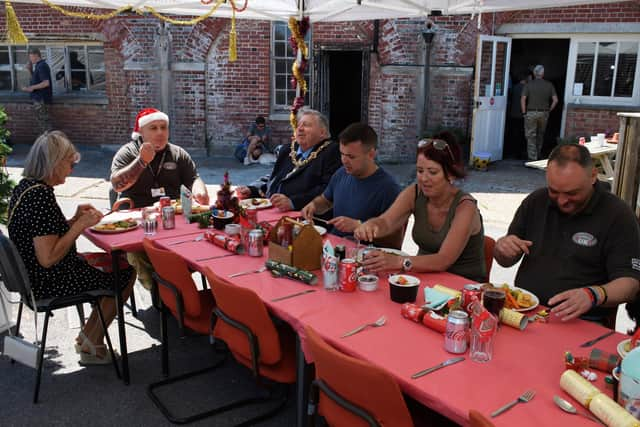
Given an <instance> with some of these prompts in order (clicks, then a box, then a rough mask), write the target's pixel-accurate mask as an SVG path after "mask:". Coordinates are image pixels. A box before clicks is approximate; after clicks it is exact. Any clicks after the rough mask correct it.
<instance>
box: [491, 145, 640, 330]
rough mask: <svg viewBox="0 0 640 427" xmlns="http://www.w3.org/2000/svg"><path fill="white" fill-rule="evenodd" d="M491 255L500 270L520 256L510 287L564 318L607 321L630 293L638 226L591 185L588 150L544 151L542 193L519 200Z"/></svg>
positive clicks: (638, 259) (623, 207) (638, 256)
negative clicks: (529, 294) (527, 293)
mask: <svg viewBox="0 0 640 427" xmlns="http://www.w3.org/2000/svg"><path fill="white" fill-rule="evenodd" d="M493 255H494V257H495V259H496V260H497V261H498V263H499V264H500V265H502V266H503V267H510V266H512V265H514V264H515V263H516V262H518V260H520V258H522V257H523V255H524V257H523V259H522V264H521V265H520V267H519V269H518V274H517V276H516V280H515V284H516V286H519V287H522V288H524V289H527V290H529V291H531V292H533V293H535V294H536V295H538V297H540V301H541V303H543V304H546V305H550V306H553V308H552V313H553V314H554V315H556V316H558V317H559V318H560V319H562V320H564V321H566V320H570V319H574V318H576V317H582V318H585V319H588V320H596V321H600V322H603V323H606V322H607V320H614V321H615V312H616V308H617V306H618V304H622V303H624V302H629V301H632V300H633V299H634V298H635V297H636V295H637V294H638V289H639V283H640V282H639V280H640V230H639V228H638V222H637V220H636V218H635V215H634V213H633V211H632V210H631V209H630V208H629V206H627V204H625V203H624V202H623V201H622V200H620V199H619V198H618V197H616V196H615V195H613V194H611V193H609V192H607V191H606V190H605V189H604V188H603V185H602V183H600V182H599V181H598V180H597V171H596V169H595V168H594V166H593V162H592V160H591V155H590V154H589V150H588V149H587V148H585V147H584V146H581V145H574V144H571V145H562V146H558V147H556V148H555V149H554V150H553V151H552V153H551V155H550V156H549V163H548V167H547V188H542V189H538V190H536V191H534V192H533V193H531V194H530V195H529V196H527V198H526V199H525V200H524V201H523V202H522V204H521V205H520V207H519V208H518V210H517V212H516V215H515V217H514V219H513V221H512V223H511V225H510V226H509V232H508V234H507V235H506V236H504V237H502V238H500V239H498V241H497V242H496V246H495V249H494V253H493ZM609 325H610V324H609Z"/></svg>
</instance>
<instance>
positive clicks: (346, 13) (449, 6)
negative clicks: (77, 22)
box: [13, 0, 620, 22]
mask: <svg viewBox="0 0 640 427" xmlns="http://www.w3.org/2000/svg"><path fill="white" fill-rule="evenodd" d="M50 1H51V2H52V3H54V4H56V5H59V6H80V7H91V8H100V9H118V8H120V7H123V6H127V5H131V6H132V7H133V8H134V9H139V10H142V11H144V7H145V6H151V7H153V8H154V9H155V10H156V11H158V12H160V13H163V14H171V15H193V16H199V15H202V14H204V13H205V12H207V11H208V10H209V9H210V8H211V7H212V6H213V5H214V4H215V3H216V0H213V1H212V2H211V3H210V4H208V5H205V4H202V3H201V2H200V0H50ZM618 1H620V0H582V1H580V0H518V1H516V0H248V2H249V3H248V6H247V8H246V10H245V11H243V12H238V13H237V14H236V17H237V18H240V19H265V20H278V21H286V20H287V19H289V17H290V16H300V13H301V10H303V11H304V12H303V13H304V16H308V17H309V18H310V20H311V21H313V22H318V21H362V20H370V19H393V18H410V17H424V16H427V15H428V14H429V13H431V12H432V11H440V12H442V14H443V15H451V14H470V13H479V12H499V11H508V10H522V9H536V8H547V7H563V6H575V5H581V4H593V3H613V2H618ZM13 2H15V3H39V4H41V2H40V1H39V0H13ZM235 3H236V6H237V7H242V6H243V4H244V0H235ZM231 14H232V12H231V4H230V2H229V1H227V2H226V3H223V4H222V5H221V6H220V7H219V9H218V10H217V11H216V12H215V13H214V14H213V15H212V17H214V18H215V17H220V18H221V17H223V18H229V17H231Z"/></svg>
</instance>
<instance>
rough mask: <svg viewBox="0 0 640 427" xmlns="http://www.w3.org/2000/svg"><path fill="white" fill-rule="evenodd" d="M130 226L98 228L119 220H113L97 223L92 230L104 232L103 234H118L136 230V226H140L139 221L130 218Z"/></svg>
mask: <svg viewBox="0 0 640 427" xmlns="http://www.w3.org/2000/svg"><path fill="white" fill-rule="evenodd" d="M130 221H131V222H130V224H131V225H130V226H129V227H126V228H114V229H100V228H96V227H99V226H102V225H107V224H111V223H114V222H118V221H111V222H102V223H100V224H96V225H94V226H93V227H91V231H93V232H95V233H102V234H117V233H126V232H127V231H132V230H135V229H136V228H138V223H137V222H135V221H133V220H130Z"/></svg>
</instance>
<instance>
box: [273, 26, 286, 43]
mask: <svg viewBox="0 0 640 427" xmlns="http://www.w3.org/2000/svg"><path fill="white" fill-rule="evenodd" d="M273 26H274V31H273V39H274V40H286V37H287V33H288V27H287V25H286V24H283V23H281V22H278V23H276V24H273Z"/></svg>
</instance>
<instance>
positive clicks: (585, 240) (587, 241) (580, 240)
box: [571, 231, 598, 248]
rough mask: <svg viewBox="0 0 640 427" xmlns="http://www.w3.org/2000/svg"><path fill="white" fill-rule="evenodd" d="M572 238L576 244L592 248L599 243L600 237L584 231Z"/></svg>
mask: <svg viewBox="0 0 640 427" xmlns="http://www.w3.org/2000/svg"><path fill="white" fill-rule="evenodd" d="M571 240H573V243H575V244H576V245H580V246H586V247H588V248H591V247H593V246H595V245H596V243H598V239H596V237H595V236H594V235H592V234H589V233H586V232H584V231H581V232H579V233H576V234H574V235H573V237H572V238H571Z"/></svg>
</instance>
